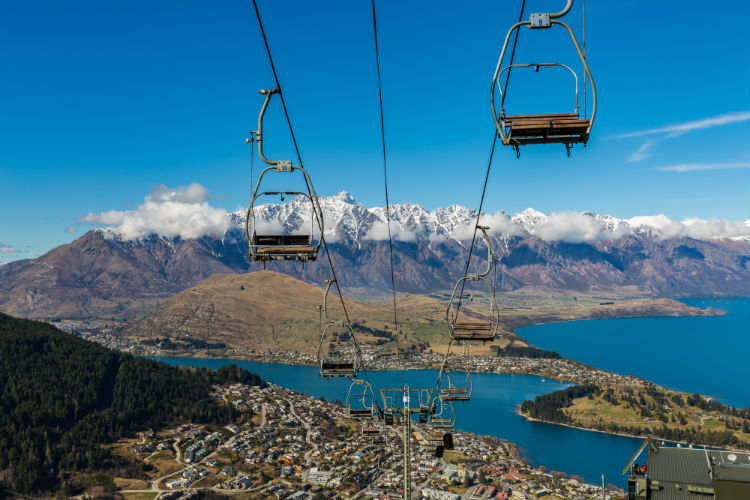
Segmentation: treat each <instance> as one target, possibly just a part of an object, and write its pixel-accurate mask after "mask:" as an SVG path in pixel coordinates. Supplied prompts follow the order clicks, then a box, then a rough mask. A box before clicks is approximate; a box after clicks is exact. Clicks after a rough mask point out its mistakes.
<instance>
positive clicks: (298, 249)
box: [255, 245, 313, 255]
mask: <svg viewBox="0 0 750 500" xmlns="http://www.w3.org/2000/svg"><path fill="white" fill-rule="evenodd" d="M255 252H256V253H259V254H284V255H296V254H311V253H313V247H311V246H291V245H278V246H272V247H259V248H258V249H257V250H256V251H255Z"/></svg>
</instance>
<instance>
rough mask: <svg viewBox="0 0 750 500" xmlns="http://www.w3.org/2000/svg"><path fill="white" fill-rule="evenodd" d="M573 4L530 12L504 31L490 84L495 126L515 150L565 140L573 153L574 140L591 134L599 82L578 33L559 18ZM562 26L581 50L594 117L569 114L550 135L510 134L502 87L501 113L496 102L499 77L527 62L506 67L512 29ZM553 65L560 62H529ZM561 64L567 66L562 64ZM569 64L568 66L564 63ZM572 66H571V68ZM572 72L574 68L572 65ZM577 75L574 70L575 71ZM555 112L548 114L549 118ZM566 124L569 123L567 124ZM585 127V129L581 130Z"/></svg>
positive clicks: (583, 138)
mask: <svg viewBox="0 0 750 500" xmlns="http://www.w3.org/2000/svg"><path fill="white" fill-rule="evenodd" d="M572 5H573V0H568V1H567V3H566V6H565V8H564V9H563V10H562V11H560V12H557V13H547V14H531V16H530V18H529V20H528V21H520V22H517V23H515V24H514V25H513V26H511V28H510V29H509V30H508V33H507V34H506V35H505V41H504V42H503V48H502V50H501V52H500V58H499V59H498V61H497V67H496V68H495V73H494V75H493V77H492V85H491V87H490V107H491V110H492V118H493V120H494V121H495V126H496V127H497V131H498V134H499V135H500V138H501V140H502V143H503V145H505V146H509V145H512V146H513V147H514V148H515V149H516V152H517V153H518V151H519V150H518V146H520V145H526V144H552V143H554V144H565V146H566V148H567V149H568V154H570V146H571V144H573V143H583V144H584V145H585V144H586V143H587V142H588V139H589V135H590V134H591V128H592V127H593V126H594V118H595V117H596V85H595V84H594V79H593V77H592V76H591V71H590V69H589V66H588V63H587V62H586V58H585V57H584V55H583V52H582V51H581V47H580V46H579V45H578V40H577V39H576V37H575V34H574V33H573V30H572V29H570V26H568V25H567V24H566V23H565V22H563V21H559V20H558V18H560V17H563V16H564V15H565V14H567V13H568V11H569V10H570V8H571V7H572ZM555 25H558V26H562V27H563V28H565V29H566V30H567V32H568V34H569V35H570V38H571V40H572V41H573V45H574V46H575V48H576V51H577V52H578V57H579V59H580V60H581V63H582V64H583V69H584V72H585V74H586V76H587V77H588V79H589V82H590V84H591V97H592V106H591V117H590V118H584V120H573V121H579V122H581V121H586V120H587V121H588V123H587V124H585V123H577V124H576V123H570V120H572V118H570V119H569V120H568V122H569V123H567V124H561V128H559V129H558V130H557V131H554V132H552V135H551V136H548V135H547V134H546V133H545V134H540V135H542V136H541V137H529V138H525V139H524V138H521V139H519V138H513V137H511V134H510V130H508V129H507V126H508V124H507V123H506V122H507V121H508V117H506V115H505V108H504V101H505V96H504V95H503V94H502V90H501V103H500V113H499V114H498V112H497V109H496V106H495V86H498V87H499V78H500V75H501V74H502V73H503V72H504V71H505V70H506V69H510V68H512V67H523V66H524V65H509V66H506V67H503V65H502V64H503V59H504V58H505V52H506V50H507V48H508V41H509V40H510V37H511V35H512V34H513V32H515V31H516V30H517V29H519V28H520V27H521V26H526V27H528V28H530V29H547V28H550V27H552V26H555ZM552 65H558V64H556V63H541V64H530V65H527V66H530V67H533V66H536V67H542V66H544V67H547V66H552ZM559 66H565V65H562V64H560V65H559ZM565 67H567V66H565ZM568 69H570V68H568ZM571 71H572V72H573V70H572V69H571ZM573 74H574V75H575V72H573ZM575 76H576V113H575V115H576V117H575V118H577V115H578V102H577V100H578V76H577V75H575ZM544 116H545V115H538V117H539V118H540V119H542V118H543V117H544ZM550 116H552V115H547V117H548V118H549V117H550ZM532 117H533V115H529V116H528V118H529V119H531V118H532ZM561 121H565V119H561ZM566 125H567V126H566ZM575 125H580V127H576V126H575ZM539 128H544V127H543V126H540V127H539ZM548 128H550V129H551V130H554V129H555V127H554V126H553V125H552V122H550V126H549V127H548ZM566 128H567V130H568V133H567V134H566V133H565V130H566ZM582 129H583V130H582Z"/></svg>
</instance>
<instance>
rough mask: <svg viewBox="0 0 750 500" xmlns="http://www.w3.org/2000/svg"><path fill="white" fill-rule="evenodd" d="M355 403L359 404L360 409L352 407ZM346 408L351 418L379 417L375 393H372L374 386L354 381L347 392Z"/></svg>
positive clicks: (357, 380)
mask: <svg viewBox="0 0 750 500" xmlns="http://www.w3.org/2000/svg"><path fill="white" fill-rule="evenodd" d="M368 398H369V404H368ZM353 402H359V404H358V405H357V406H360V407H359V408H354V407H352V403H353ZM346 407H347V410H348V414H349V417H350V418H356V419H361V418H375V417H376V416H377V411H376V409H375V393H374V392H373V391H372V386H371V385H370V383H369V382H367V381H365V380H360V379H353V380H352V381H351V382H350V383H349V389H348V390H347V391H346Z"/></svg>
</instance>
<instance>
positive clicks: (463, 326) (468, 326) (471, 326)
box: [453, 321, 492, 331]
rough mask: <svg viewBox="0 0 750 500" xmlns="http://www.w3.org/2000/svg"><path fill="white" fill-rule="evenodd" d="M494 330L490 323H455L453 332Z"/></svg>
mask: <svg viewBox="0 0 750 500" xmlns="http://www.w3.org/2000/svg"><path fill="white" fill-rule="evenodd" d="M491 329H492V322H490V321H456V322H455V323H453V330H454V331H456V330H479V331H487V330H491Z"/></svg>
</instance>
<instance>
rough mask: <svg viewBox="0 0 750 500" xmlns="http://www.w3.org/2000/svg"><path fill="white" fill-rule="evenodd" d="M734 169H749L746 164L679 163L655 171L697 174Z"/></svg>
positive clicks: (657, 168)
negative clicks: (701, 171)
mask: <svg viewBox="0 0 750 500" xmlns="http://www.w3.org/2000/svg"><path fill="white" fill-rule="evenodd" d="M734 168H750V164H749V163H746V162H733V163H680V164H678V165H669V166H666V167H656V170H663V171H665V172H697V171H700V170H728V169H734Z"/></svg>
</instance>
